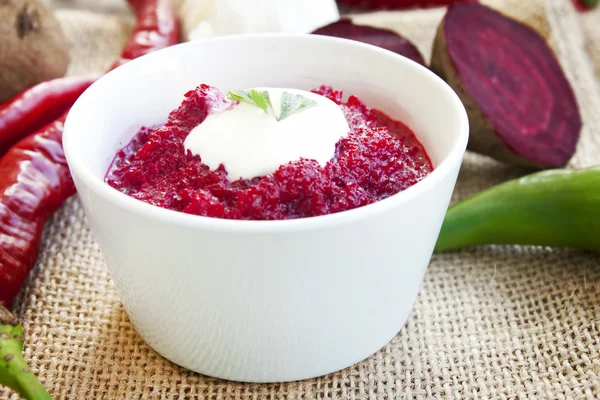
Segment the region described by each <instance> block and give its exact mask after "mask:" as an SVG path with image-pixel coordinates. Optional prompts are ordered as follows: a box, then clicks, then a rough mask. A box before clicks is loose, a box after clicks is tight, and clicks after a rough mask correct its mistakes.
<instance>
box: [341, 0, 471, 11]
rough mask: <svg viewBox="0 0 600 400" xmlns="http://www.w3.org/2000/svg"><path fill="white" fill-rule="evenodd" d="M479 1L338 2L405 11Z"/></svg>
mask: <svg viewBox="0 0 600 400" xmlns="http://www.w3.org/2000/svg"><path fill="white" fill-rule="evenodd" d="M469 1H472V2H474V1H477V0H338V3H340V4H343V5H345V6H350V7H357V8H362V9H366V10H372V9H388V10H392V9H403V8H429V7H440V6H449V5H451V4H454V3H464V2H469Z"/></svg>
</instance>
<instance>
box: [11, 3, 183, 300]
mask: <svg viewBox="0 0 600 400" xmlns="http://www.w3.org/2000/svg"><path fill="white" fill-rule="evenodd" d="M130 3H131V5H132V7H133V8H134V10H136V11H138V12H137V15H138V19H139V21H138V23H137V25H136V30H134V32H133V34H132V35H133V36H132V40H130V41H129V43H128V44H127V46H126V47H125V50H124V51H123V54H122V56H121V59H120V60H119V62H117V63H115V65H114V66H113V68H114V67H116V66H118V65H120V64H122V63H124V62H125V61H127V60H130V59H132V58H135V57H138V56H140V55H143V54H146V53H149V52H151V51H154V50H158V49H161V48H163V47H167V46H170V45H172V44H175V43H177V38H178V33H177V26H178V24H177V20H176V16H175V13H174V10H173V8H172V6H171V4H170V2H169V1H168V0H131V1H130ZM140 27H141V28H140ZM152 27H155V28H156V30H155V31H153V30H152ZM142 28H143V29H142ZM169 29H171V30H169ZM141 32H143V33H141ZM153 32H155V33H156V34H153ZM136 46H137V47H136ZM66 115H67V113H66V112H65V113H64V114H63V115H62V116H61V117H60V118H59V119H57V120H56V121H54V122H52V123H50V124H49V125H47V126H45V127H43V128H42V129H40V130H38V131H37V132H35V133H33V134H31V135H30V136H27V137H26V138H25V139H22V140H21V141H20V142H18V143H17V144H16V145H14V146H13V147H12V148H11V149H10V150H8V152H7V153H6V154H5V155H4V156H3V157H2V158H1V159H0V303H4V304H6V305H8V304H10V303H11V302H12V300H13V299H14V297H15V296H16V295H17V293H18V292H19V290H20V289H21V286H22V285H23V282H24V281H25V279H26V278H27V275H28V274H29V271H30V270H31V268H33V266H34V265H35V261H36V259H37V256H38V252H39V247H40V242H41V235H42V229H43V227H44V224H45V222H46V220H47V219H48V217H49V216H50V215H52V214H53V213H54V212H55V211H56V210H57V209H58V208H59V207H60V206H61V204H62V203H63V202H64V201H65V200H66V199H67V198H69V197H70V196H71V195H73V194H74V193H75V187H74V184H73V181H72V179H71V175H70V173H69V168H68V166H67V163H66V160H65V157H64V152H63V148H62V132H63V123H64V121H65V119H66Z"/></svg>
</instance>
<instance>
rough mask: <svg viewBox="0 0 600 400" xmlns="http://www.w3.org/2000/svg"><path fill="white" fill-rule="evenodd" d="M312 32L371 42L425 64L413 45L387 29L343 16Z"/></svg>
mask: <svg viewBox="0 0 600 400" xmlns="http://www.w3.org/2000/svg"><path fill="white" fill-rule="evenodd" d="M313 34H316V35H325V36H335V37H339V38H344V39H351V40H356V41H358V42H363V43H367V44H372V45H374V46H378V47H381V48H383V49H386V50H390V51H393V52H394V53H397V54H400V55H401V56H404V57H407V58H410V59H411V60H413V61H415V62H418V63H419V64H421V65H425V61H424V60H423V57H422V56H421V53H419V50H417V48H416V47H415V45H414V44H412V43H411V42H410V41H408V40H407V39H405V38H403V37H402V36H400V35H398V34H397V33H396V32H394V31H391V30H389V29H381V28H374V27H372V26H364V25H354V24H353V23H352V21H351V20H350V19H347V18H343V19H340V20H339V21H337V22H334V23H332V24H329V25H325V26H323V27H321V28H319V29H317V30H316V31H314V32H313Z"/></svg>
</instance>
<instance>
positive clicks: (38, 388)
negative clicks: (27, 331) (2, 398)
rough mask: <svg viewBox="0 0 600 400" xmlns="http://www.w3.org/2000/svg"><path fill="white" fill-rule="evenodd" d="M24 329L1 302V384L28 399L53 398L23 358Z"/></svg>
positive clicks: (46, 399) (48, 399)
mask: <svg viewBox="0 0 600 400" xmlns="http://www.w3.org/2000/svg"><path fill="white" fill-rule="evenodd" d="M22 350H23V329H22V328H21V325H20V324H19V320H18V319H17V317H15V316H14V315H13V314H12V313H11V312H9V311H8V310H7V309H6V308H4V307H3V306H2V304H0V385H4V386H8V387H9V388H11V389H13V390H14V391H16V392H17V393H19V394H20V395H21V396H22V397H23V398H24V399H26V400H52V397H50V395H49V394H48V392H46V389H44V387H43V386H42V384H41V383H40V382H39V381H38V380H37V378H36V377H35V375H34V374H33V372H31V371H30V370H29V367H28V366H27V363H26V362H25V360H24V359H23V355H22V354H21V351H22Z"/></svg>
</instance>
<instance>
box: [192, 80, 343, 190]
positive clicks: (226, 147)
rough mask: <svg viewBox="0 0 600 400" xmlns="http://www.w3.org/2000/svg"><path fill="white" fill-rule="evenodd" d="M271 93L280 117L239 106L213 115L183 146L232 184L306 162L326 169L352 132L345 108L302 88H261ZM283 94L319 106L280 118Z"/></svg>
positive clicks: (243, 104)
mask: <svg viewBox="0 0 600 400" xmlns="http://www.w3.org/2000/svg"><path fill="white" fill-rule="evenodd" d="M256 90H259V91H265V90H266V91H268V92H269V97H270V99H271V104H272V105H273V110H274V111H275V115H273V113H271V112H269V113H266V112H265V111H263V110H262V109H260V108H258V107H255V106H253V105H251V104H247V103H244V102H240V103H238V104H235V105H234V106H233V107H232V108H229V109H227V110H224V111H220V112H217V113H214V114H210V115H209V116H208V117H207V118H206V119H205V120H204V121H203V122H202V123H201V124H199V125H198V126H196V127H195V128H194V129H192V131H191V132H190V133H189V135H188V136H187V138H186V140H185V142H184V147H185V150H186V151H190V152H191V153H192V154H193V155H199V156H200V158H201V159H202V162H203V163H204V164H206V165H208V166H209V167H210V169H212V170H215V169H217V168H218V167H219V165H221V164H223V166H224V167H225V169H226V170H227V173H228V176H227V178H228V179H229V180H230V181H235V180H237V179H241V178H244V179H252V178H254V177H257V176H264V175H267V174H271V173H273V172H275V171H276V170H277V169H278V168H279V167H280V166H281V165H283V164H286V163H288V162H290V161H296V160H299V159H301V158H306V159H313V160H316V161H317V162H318V163H319V164H320V165H321V166H325V164H327V162H328V161H329V160H331V158H332V157H333V155H334V153H335V144H336V143H337V142H338V140H340V139H341V138H342V137H344V136H346V135H347V134H348V131H349V127H348V123H347V122H346V118H345V117H344V113H343V112H342V110H341V109H340V107H339V106H338V105H337V104H335V103H334V102H333V101H331V100H329V99H328V98H326V97H323V96H321V95H318V94H315V93H312V92H308V91H304V90H298V89H284V88H256ZM283 92H288V93H291V94H299V95H302V96H304V97H307V98H309V99H312V100H314V101H315V102H316V105H315V106H313V107H310V108H306V109H303V110H300V111H298V112H296V113H294V114H292V115H290V116H288V117H287V118H284V119H282V120H280V121H278V120H277V117H278V116H279V115H278V114H279V112H280V109H281V103H280V99H281V95H282V93H283Z"/></svg>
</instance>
